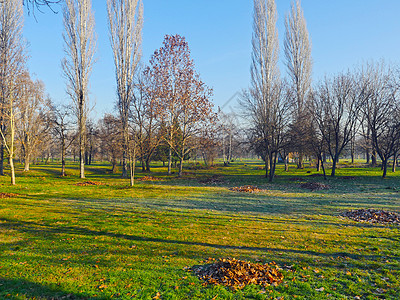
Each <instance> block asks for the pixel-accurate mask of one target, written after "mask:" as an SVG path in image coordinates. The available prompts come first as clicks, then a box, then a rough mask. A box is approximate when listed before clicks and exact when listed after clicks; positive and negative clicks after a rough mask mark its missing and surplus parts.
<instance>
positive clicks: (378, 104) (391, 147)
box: [357, 63, 400, 178]
mask: <svg viewBox="0 0 400 300" xmlns="http://www.w3.org/2000/svg"><path fill="white" fill-rule="evenodd" d="M357 81H358V82H359V83H360V85H361V88H362V91H363V96H364V97H363V105H362V109H363V113H364V119H365V121H366V123H367V125H368V128H369V131H370V138H371V142H372V146H373V148H374V149H375V151H376V152H377V154H378V155H379V157H380V158H381V160H382V169H383V175H382V177H383V178H386V175H387V168H388V163H389V159H390V158H391V157H393V158H394V160H396V157H397V150H398V148H399V144H400V101H399V87H398V85H397V83H396V82H395V76H394V74H393V71H392V70H391V69H390V68H388V67H386V66H385V65H384V64H383V63H382V64H370V65H367V66H366V67H364V68H363V69H362V70H361V71H360V73H359V78H358V80H357Z"/></svg>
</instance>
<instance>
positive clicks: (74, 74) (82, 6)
mask: <svg viewBox="0 0 400 300" xmlns="http://www.w3.org/2000/svg"><path fill="white" fill-rule="evenodd" d="M64 26H65V31H64V34H63V37H64V42H65V48H64V51H65V55H66V57H65V58H64V60H63V61H62V67H63V71H64V75H65V78H66V79H67V93H68V94H69V95H70V97H71V98H72V100H73V103H74V108H75V113H76V116H77V121H78V135H79V153H80V164H79V166H80V167H79V170H80V178H85V140H86V120H87V114H88V93H89V78H90V74H91V72H92V68H93V64H94V63H95V57H94V55H95V52H96V35H95V31H94V16H93V13H92V3H91V0H66V1H65V8H64Z"/></svg>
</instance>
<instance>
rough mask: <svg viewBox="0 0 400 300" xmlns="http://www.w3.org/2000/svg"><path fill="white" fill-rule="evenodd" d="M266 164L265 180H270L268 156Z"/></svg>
mask: <svg viewBox="0 0 400 300" xmlns="http://www.w3.org/2000/svg"><path fill="white" fill-rule="evenodd" d="M264 162H265V178H268V174H269V158H268V156H265V159H264Z"/></svg>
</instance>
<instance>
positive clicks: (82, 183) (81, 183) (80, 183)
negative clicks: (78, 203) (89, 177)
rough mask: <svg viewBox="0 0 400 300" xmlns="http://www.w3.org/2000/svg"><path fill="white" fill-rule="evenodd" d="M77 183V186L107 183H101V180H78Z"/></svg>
mask: <svg viewBox="0 0 400 300" xmlns="http://www.w3.org/2000/svg"><path fill="white" fill-rule="evenodd" d="M75 185H76V186H93V185H105V184H104V183H101V182H96V181H85V182H78V183H76V184H75Z"/></svg>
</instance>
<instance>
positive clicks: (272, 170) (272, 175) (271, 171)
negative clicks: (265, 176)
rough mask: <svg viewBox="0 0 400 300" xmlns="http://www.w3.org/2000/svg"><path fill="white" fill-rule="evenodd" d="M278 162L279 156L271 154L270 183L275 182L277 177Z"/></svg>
mask: <svg viewBox="0 0 400 300" xmlns="http://www.w3.org/2000/svg"><path fill="white" fill-rule="evenodd" d="M276 160H277V154H276V153H275V154H274V153H271V158H270V170H269V182H272V181H274V177H275V168H276Z"/></svg>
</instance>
